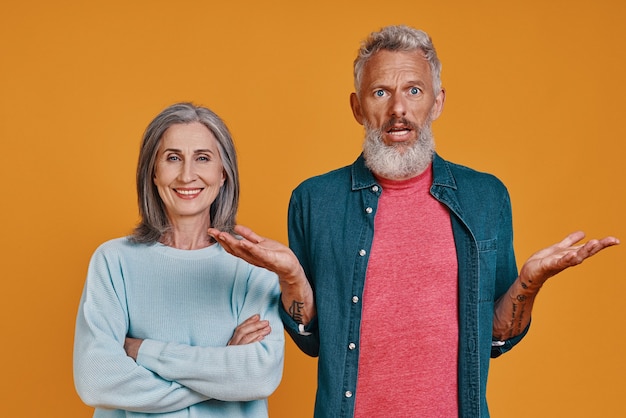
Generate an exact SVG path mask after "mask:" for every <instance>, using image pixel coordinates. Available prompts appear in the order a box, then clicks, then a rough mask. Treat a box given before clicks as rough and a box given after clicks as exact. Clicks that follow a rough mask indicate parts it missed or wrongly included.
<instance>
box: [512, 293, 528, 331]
mask: <svg viewBox="0 0 626 418" xmlns="http://www.w3.org/2000/svg"><path fill="white" fill-rule="evenodd" d="M515 299H516V300H517V301H518V302H519V303H520V304H519V306H518V304H517V303H514V304H513V309H512V311H511V322H510V324H511V328H510V329H509V338H512V337H513V336H515V335H519V334H520V333H521V332H522V325H523V323H524V315H525V314H526V309H525V307H526V304H525V303H524V302H526V295H517V296H516V297H515ZM518 308H519V312H518Z"/></svg>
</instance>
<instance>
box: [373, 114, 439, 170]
mask: <svg viewBox="0 0 626 418" xmlns="http://www.w3.org/2000/svg"><path fill="white" fill-rule="evenodd" d="M364 126H365V140H364V141H363V156H364V157H365V165H366V166H367V167H368V168H369V169H370V170H371V171H372V172H373V173H374V174H376V175H378V176H380V177H383V178H386V179H389V180H404V179H408V178H411V177H415V176H417V175H419V174H422V173H423V172H424V171H425V170H426V169H427V168H428V166H429V165H430V163H431V162H432V160H433V154H434V152H435V140H434V137H433V132H432V128H431V121H430V120H426V121H425V122H424V126H423V127H422V128H421V129H420V130H419V135H418V138H417V141H415V142H414V143H413V144H411V145H409V146H407V145H405V144H400V143H399V144H394V145H387V144H385V142H384V141H383V138H382V130H381V129H373V128H371V127H370V126H369V125H368V124H367V123H365V124H364Z"/></svg>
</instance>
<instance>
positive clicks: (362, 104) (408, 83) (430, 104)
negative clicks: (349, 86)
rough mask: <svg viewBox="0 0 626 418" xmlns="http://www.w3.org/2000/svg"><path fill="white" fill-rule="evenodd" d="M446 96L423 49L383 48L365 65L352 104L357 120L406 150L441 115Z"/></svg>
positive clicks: (352, 97) (387, 143)
mask: <svg viewBox="0 0 626 418" xmlns="http://www.w3.org/2000/svg"><path fill="white" fill-rule="evenodd" d="M444 99H445V93H444V91H443V90H441V91H438V92H434V91H433V79H432V73H431V69H430V65H429V64H428V61H427V60H426V58H425V57H424V55H423V53H422V52H421V51H420V50H415V51H387V50H381V51H378V52H377V53H375V54H374V55H373V56H372V57H371V58H370V59H369V61H367V63H366V64H365V66H364V67H363V73H362V78H361V85H360V88H359V93H358V95H357V94H356V93H352V95H351V96H350V104H351V107H352V112H353V114H354V117H355V119H356V120H357V122H359V123H360V124H362V125H365V127H366V128H369V129H379V130H380V131H381V132H380V133H381V139H382V141H383V142H384V144H385V145H387V146H393V147H395V148H396V149H397V150H398V151H399V152H402V151H403V149H405V148H406V147H410V146H411V145H412V144H414V143H415V142H416V141H418V140H419V137H420V130H421V129H423V128H424V127H426V126H427V125H428V124H429V123H430V122H431V121H433V120H435V119H437V118H438V117H439V115H440V114H441V111H442V110H443V103H444Z"/></svg>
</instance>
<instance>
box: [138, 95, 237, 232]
mask: <svg viewBox="0 0 626 418" xmlns="http://www.w3.org/2000/svg"><path fill="white" fill-rule="evenodd" d="M193 122H199V123H201V124H203V125H204V126H206V127H207V128H208V129H209V131H211V133H213V135H214V136H215V139H217V146H218V150H219V153H220V157H221V159H222V166H223V167H224V177H225V180H224V185H223V186H222V188H221V189H220V191H219V193H218V195H217V197H216V198H215V201H214V202H213V204H212V205H211V208H210V209H209V211H210V216H211V226H212V227H214V228H217V229H221V230H224V231H228V232H232V230H233V227H234V226H235V218H236V216H237V208H238V206H239V171H238V168H237V155H236V152H235V145H234V143H233V140H232V136H231V134H230V132H229V130H228V128H227V127H226V124H225V123H224V122H223V121H222V119H220V117H219V116H217V115H216V114H215V113H214V112H212V111H211V110H209V109H207V108H205V107H201V106H196V105H194V104H192V103H176V104H173V105H171V106H169V107H167V108H166V109H164V110H163V111H162V112H161V113H159V114H158V115H157V116H156V117H155V118H154V119H153V120H152V122H150V124H149V125H148V127H147V128H146V131H145V132H144V135H143V139H142V141H141V148H140V150H139V162H138V164H137V179H136V181H137V200H138V204H139V215H140V221H139V224H138V225H137V227H136V228H135V230H134V232H133V235H132V237H131V239H132V240H133V241H134V242H142V243H152V242H156V241H158V240H159V239H160V238H161V236H162V235H163V233H165V232H166V231H168V230H169V228H170V223H169V220H168V218H167V214H166V212H165V206H164V204H163V200H162V199H161V197H160V196H159V192H158V189H157V187H156V186H155V184H154V181H153V179H154V174H155V165H156V159H157V153H158V150H159V146H160V144H161V139H162V138H163V134H164V133H165V131H166V130H167V129H168V128H169V127H170V126H172V125H176V124H188V123H193Z"/></svg>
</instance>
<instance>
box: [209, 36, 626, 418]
mask: <svg viewBox="0 0 626 418" xmlns="http://www.w3.org/2000/svg"><path fill="white" fill-rule="evenodd" d="M440 72H441V64H440V62H439V59H438V58H437V54H436V51H435V48H434V47H433V44H432V42H431V39H430V37H429V36H428V35H427V34H426V33H424V32H422V31H419V30H415V29H413V28H409V27H406V26H389V27H385V28H383V29H382V30H380V31H379V32H375V33H372V34H371V35H370V36H369V38H368V39H367V40H366V41H365V42H364V43H363V45H362V47H361V49H360V51H359V54H358V57H357V58H356V60H355V63H354V84H355V93H352V95H351V97H350V103H351V106H352V111H353V114H354V117H355V119H356V120H357V122H358V123H360V124H362V125H363V126H364V128H365V140H364V144H363V153H362V154H361V155H360V156H359V157H358V158H357V160H356V161H355V162H354V163H353V164H352V165H350V166H347V167H343V168H340V169H338V170H335V171H332V172H330V173H327V174H324V175H321V176H318V177H314V178H312V179H308V180H306V181H304V182H303V183H302V184H301V185H300V186H298V187H297V188H296V189H295V190H294V192H293V194H292V198H291V201H290V206H289V245H290V247H291V250H290V249H289V248H286V247H285V246H282V245H281V244H279V243H277V242H276V241H272V240H269V239H266V238H263V237H260V236H258V235H256V234H255V233H253V232H252V231H251V230H249V229H248V228H245V227H241V226H239V227H237V229H236V230H237V232H238V233H239V234H240V235H241V236H242V238H243V239H241V240H237V239H234V238H233V237H232V236H230V235H228V234H225V233H222V232H220V231H217V230H212V231H211V233H212V234H213V235H214V236H215V237H216V238H217V239H218V241H219V242H220V243H221V244H222V245H223V246H224V247H225V248H226V249H227V250H228V251H229V252H231V253H233V254H235V255H237V256H239V257H242V258H244V259H246V260H248V261H250V262H252V263H254V264H257V265H260V266H263V267H265V268H268V269H270V270H273V271H274V272H276V273H277V274H278V275H279V277H280V281H281V289H282V305H283V308H284V309H283V311H282V317H283V322H284V323H285V326H286V327H285V328H286V329H287V331H288V332H289V334H290V335H291V337H292V338H293V340H294V341H295V343H296V344H297V345H298V346H299V347H300V348H301V349H302V350H303V351H304V352H305V353H307V354H309V355H312V356H319V363H318V388H317V399H316V405H315V416H316V417H328V418H337V417H368V418H371V417H409V416H410V417H453V416H460V417H488V416H489V412H488V409H487V401H486V397H485V392H486V385H487V373H488V369H489V359H490V357H496V356H498V355H500V354H502V353H505V352H506V351H508V350H510V349H511V348H512V347H513V346H514V345H515V344H517V343H518V342H519V341H520V340H521V339H522V338H523V336H524V335H525V334H526V332H527V330H528V326H529V323H530V315H531V310H532V306H533V301H534V299H535V297H536V295H537V293H538V292H539V290H540V288H541V286H542V285H543V283H544V282H545V281H546V280H547V279H548V278H549V277H551V276H553V275H554V274H556V273H558V272H560V271H562V270H564V269H566V268H568V267H570V266H574V265H577V264H579V263H581V262H582V261H583V260H584V259H586V258H587V257H590V256H592V255H594V254H595V253H597V252H598V251H600V250H602V249H603V248H606V247H608V246H611V245H615V244H617V243H619V241H618V240H617V239H616V238H613V237H607V238H604V239H602V240H591V241H588V242H587V243H586V244H584V245H576V243H577V242H579V241H580V240H582V239H583V238H584V234H583V233H582V232H576V233H573V234H571V235H570V236H568V237H567V238H565V239H564V240H563V241H561V242H560V243H558V244H555V245H553V246H551V247H549V248H546V249H544V250H541V251H539V252H537V253H536V254H535V255H533V256H532V257H531V258H530V259H529V260H528V261H527V262H526V263H525V264H524V266H523V267H522V269H521V271H520V272H519V275H518V270H517V266H516V261H515V254H514V251H513V231H512V221H511V204H510V200H509V195H508V192H507V190H506V188H505V186H504V185H503V184H502V183H501V182H500V181H499V180H498V179H497V178H495V177H494V176H492V175H489V174H485V173H480V172H477V171H474V170H472V169H470V168H467V167H463V166H460V165H457V164H453V163H451V162H448V161H446V160H444V159H443V158H441V157H440V156H439V155H438V154H436V153H435V151H434V141H433V135H432V131H431V123H432V122H433V121H434V120H436V119H437V118H438V117H439V115H441V112H442V111H443V107H444V101H445V91H444V89H442V87H441V81H440ZM294 254H295V257H294ZM296 257H297V259H296Z"/></svg>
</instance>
